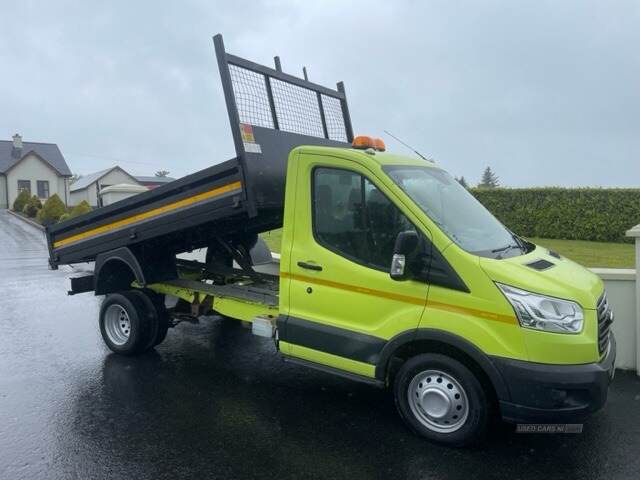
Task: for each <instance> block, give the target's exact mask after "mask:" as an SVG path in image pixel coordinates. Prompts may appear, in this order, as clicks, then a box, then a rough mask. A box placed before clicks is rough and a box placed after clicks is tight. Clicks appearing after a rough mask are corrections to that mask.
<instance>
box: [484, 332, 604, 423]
mask: <svg viewBox="0 0 640 480" xmlns="http://www.w3.org/2000/svg"><path fill="white" fill-rule="evenodd" d="M615 358H616V341H615V338H614V337H613V334H611V335H610V343H609V349H608V351H607V353H606V354H605V356H604V358H603V359H602V360H601V361H600V362H599V363H588V364H584V365H546V364H541V363H531V362H523V361H520V360H511V359H507V358H501V357H492V358H491V361H492V362H493V364H494V365H495V366H496V368H497V369H498V371H499V372H500V374H501V375H502V377H503V380H504V382H505V384H506V387H507V389H508V391H509V398H499V399H498V400H499V402H500V411H501V414H502V418H503V419H504V420H505V421H508V422H515V423H547V422H561V423H567V422H569V423H570V422H575V421H579V420H581V419H583V418H584V417H586V416H587V415H589V414H590V413H593V412H595V411H597V410H600V409H601V408H602V407H603V406H604V403H605V402H606V400H607V391H608V389H609V383H611V379H612V378H613V373H614V368H615Z"/></svg>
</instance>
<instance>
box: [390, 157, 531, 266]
mask: <svg viewBox="0 0 640 480" xmlns="http://www.w3.org/2000/svg"><path fill="white" fill-rule="evenodd" d="M384 170H385V172H386V173H387V174H388V175H389V176H390V177H391V179H392V180H393V181H394V182H395V183H396V184H397V185H398V186H399V187H400V188H401V189H402V190H403V191H404V192H405V193H406V194H407V195H408V196H409V197H411V199H412V200H413V201H414V202H415V203H416V204H417V205H418V206H419V207H420V208H421V209H422V211H423V212H424V213H425V214H427V216H428V217H429V218H430V219H431V220H432V221H433V222H435V223H436V224H437V225H438V227H440V229H441V230H442V231H443V232H444V233H445V234H446V235H447V236H448V237H449V238H450V239H451V240H452V241H454V242H455V243H456V244H458V245H459V246H460V247H461V248H463V249H464V250H466V251H468V252H470V253H473V254H476V255H481V256H485V257H493V258H505V257H511V256H515V255H520V254H522V253H523V250H524V248H523V246H522V243H521V242H520V240H519V239H518V237H516V236H515V235H513V234H512V233H511V232H510V231H509V230H507V228H506V227H505V226H504V225H502V223H500V222H499V221H498V220H497V219H496V218H495V217H494V216H493V215H492V214H491V213H489V211H488V210H487V209H486V208H484V207H483V206H482V204H481V203H480V202H478V201H477V200H476V199H475V198H474V197H473V195H471V194H470V193H469V192H468V191H467V189H466V188H464V187H463V186H462V185H460V183H458V181H457V180H455V179H454V178H453V177H451V175H449V174H448V173H447V172H445V171H443V170H440V169H437V168H431V167H409V166H405V167H398V166H393V167H386V168H385V169H384Z"/></svg>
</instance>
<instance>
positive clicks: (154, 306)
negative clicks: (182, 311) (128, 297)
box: [131, 289, 169, 349]
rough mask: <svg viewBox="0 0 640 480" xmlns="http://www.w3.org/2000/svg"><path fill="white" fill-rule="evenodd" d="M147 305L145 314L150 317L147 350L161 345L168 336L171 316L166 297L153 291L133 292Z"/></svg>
mask: <svg viewBox="0 0 640 480" xmlns="http://www.w3.org/2000/svg"><path fill="white" fill-rule="evenodd" d="M131 293H133V294H134V295H137V296H138V297H139V298H140V300H141V301H142V302H143V303H144V304H145V312H146V314H147V315H148V317H149V334H148V341H147V345H146V348H147V349H149V348H153V347H155V346H156V345H159V344H161V343H162V342H163V340H164V339H165V338H166V336H167V331H168V329H169V314H168V312H167V308H166V307H165V305H164V295H160V294H157V293H156V292H154V291H153V290H148V289H145V290H132V291H131Z"/></svg>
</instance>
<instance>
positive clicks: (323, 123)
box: [213, 35, 353, 214]
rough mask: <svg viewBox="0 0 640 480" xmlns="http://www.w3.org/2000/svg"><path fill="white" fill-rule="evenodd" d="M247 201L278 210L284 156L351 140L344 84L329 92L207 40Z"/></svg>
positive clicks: (219, 41)
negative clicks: (302, 147) (301, 148)
mask: <svg viewBox="0 0 640 480" xmlns="http://www.w3.org/2000/svg"><path fill="white" fill-rule="evenodd" d="M213 41H214V45H215V49H216V57H217V60H218V68H219V70H220V77H221V80H222V87H223V90H224V95H225V101H226V104H227V111H228V113H229V122H230V124H231V131H232V133H233V141H234V145H235V148H236V153H237V155H238V160H239V161H240V164H241V166H242V168H243V171H244V177H245V178H244V182H245V184H246V186H247V188H246V189H245V191H246V192H247V200H248V202H249V205H250V207H253V214H256V213H257V212H258V210H260V209H264V208H268V209H272V208H275V209H278V208H281V207H282V206H283V201H284V183H285V175H286V168H287V159H288V155H289V152H290V151H291V150H292V149H293V148H295V147H297V146H299V145H328V146H340V147H344V146H346V145H347V144H350V143H351V141H352V140H353V129H352V127H351V117H350V115H349V109H348V106H347V97H346V95H345V90H344V84H343V83H342V82H340V83H338V84H337V89H336V90H332V89H330V88H327V87H323V86H322V85H317V84H315V83H312V82H309V81H308V80H306V79H301V78H298V77H294V76H293V75H289V74H286V73H284V72H282V70H281V68H280V67H279V60H278V59H277V57H276V69H272V68H269V67H265V66H263V65H259V64H257V63H253V62H251V61H249V60H245V59H244V58H240V57H237V56H235V55H231V54H229V53H227V52H226V51H225V48H224V43H223V40H222V35H216V36H215V37H213Z"/></svg>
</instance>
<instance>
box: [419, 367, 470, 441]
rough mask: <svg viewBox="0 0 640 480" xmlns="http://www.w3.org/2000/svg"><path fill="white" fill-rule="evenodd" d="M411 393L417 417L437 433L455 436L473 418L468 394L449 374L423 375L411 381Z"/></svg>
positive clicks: (430, 372)
mask: <svg viewBox="0 0 640 480" xmlns="http://www.w3.org/2000/svg"><path fill="white" fill-rule="evenodd" d="M407 393H408V398H409V407H410V408H411V412H412V413H413V415H414V416H415V417H416V419H417V420H418V421H419V422H420V423H421V424H422V425H424V426H425V427H427V428H428V429H429V430H433V431H434V432H438V433H452V432H455V431H456V430H458V429H460V427H462V425H464V422H465V421H466V420H467V417H468V416H469V400H468V398H467V393H466V392H465V391H464V388H462V386H461V385H460V383H459V382H458V381H457V380H456V379H455V378H454V377H453V376H452V375H450V374H448V373H445V372H441V371H439V370H426V371H424V372H420V373H418V374H417V375H416V376H415V377H413V380H411V383H410V384H409V391H408V392H407Z"/></svg>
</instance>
